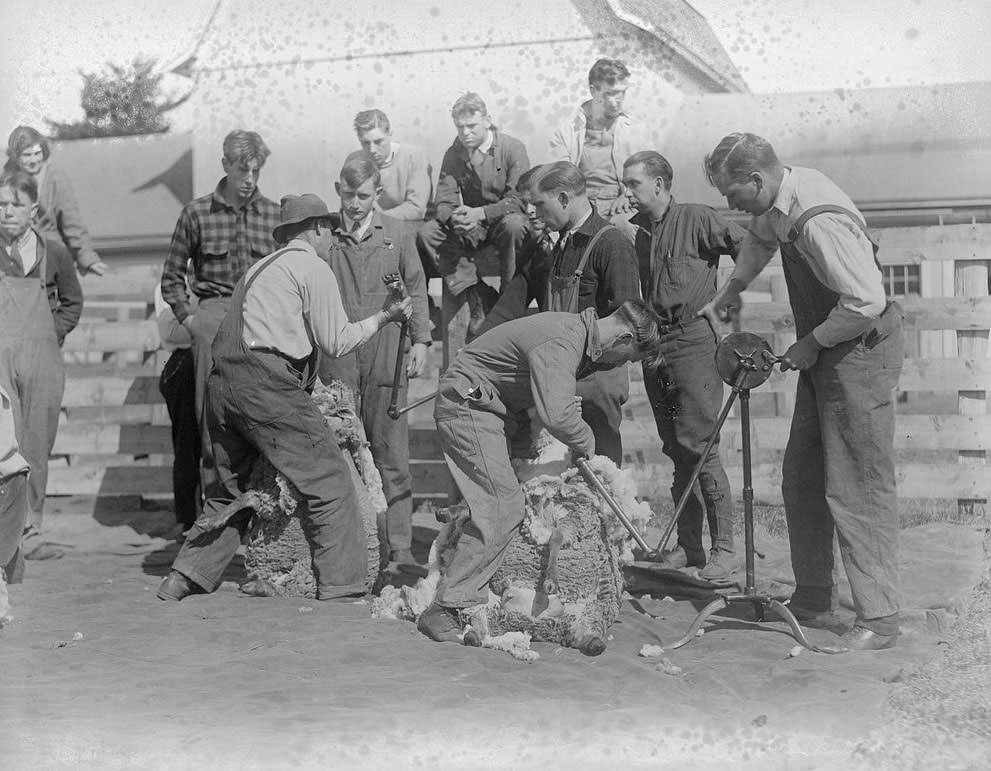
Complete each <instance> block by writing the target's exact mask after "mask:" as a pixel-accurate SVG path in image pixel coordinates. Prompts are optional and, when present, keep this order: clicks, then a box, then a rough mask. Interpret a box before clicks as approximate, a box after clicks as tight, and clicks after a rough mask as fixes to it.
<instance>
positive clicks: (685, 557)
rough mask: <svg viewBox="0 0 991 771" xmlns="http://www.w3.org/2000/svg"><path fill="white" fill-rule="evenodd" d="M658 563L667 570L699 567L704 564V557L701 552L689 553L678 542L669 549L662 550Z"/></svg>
mask: <svg viewBox="0 0 991 771" xmlns="http://www.w3.org/2000/svg"><path fill="white" fill-rule="evenodd" d="M658 564H659V565H660V566H661V567H662V568H666V569H668V570H680V569H681V568H699V567H702V566H703V565H705V557H704V556H703V555H702V553H701V552H700V553H699V554H689V553H688V552H686V551H685V547H684V546H682V545H681V544H678V545H677V546H675V547H674V548H673V549H671V550H670V551H666V552H664V554H662V555H661V559H660V561H659V563H658Z"/></svg>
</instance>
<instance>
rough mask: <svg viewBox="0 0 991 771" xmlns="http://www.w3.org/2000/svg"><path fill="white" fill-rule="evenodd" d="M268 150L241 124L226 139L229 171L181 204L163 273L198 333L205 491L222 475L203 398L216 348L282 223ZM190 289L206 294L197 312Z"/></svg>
mask: <svg viewBox="0 0 991 771" xmlns="http://www.w3.org/2000/svg"><path fill="white" fill-rule="evenodd" d="M269 152H270V151H269V149H268V146H267V145H266V144H265V142H264V141H263V140H262V138H261V137H260V136H259V135H258V134H257V133H256V132H254V131H244V130H241V129H237V130H235V131H231V132H230V133H229V134H228V135H227V136H226V137H225V138H224V145H223V153H224V154H223V157H222V158H221V165H222V166H223V168H224V172H225V175H226V176H224V177H223V178H222V179H221V180H220V182H218V183H217V187H216V188H215V189H214V191H213V192H212V193H209V194H208V195H205V196H203V197H202V198H197V199H195V200H193V201H190V202H189V203H187V204H186V205H185V206H183V207H182V211H181V212H180V213H179V221H178V222H177V223H176V226H175V232H174V233H173V234H172V244H171V246H170V247H169V256H168V257H167V258H166V260H165V267H164V269H163V270H162V297H163V298H164V299H165V302H167V303H168V304H169V305H170V306H171V307H172V312H173V313H174V314H175V317H176V319H177V320H178V321H179V323H180V324H182V325H183V326H185V327H186V329H188V330H189V334H190V337H191V338H192V351H193V366H194V373H195V376H196V392H195V396H196V415H197V418H198V420H199V428H200V438H201V444H202V451H203V464H202V486H203V490H204V491H206V489H207V488H208V487H209V485H210V483H211V482H212V481H213V479H214V478H215V471H214V458H213V451H212V449H211V446H210V435H209V433H208V431H207V427H206V410H205V399H204V394H205V392H206V379H207V376H208V375H209V374H210V368H211V367H212V365H213V358H212V356H211V353H210V347H211V345H212V344H213V338H214V337H215V336H216V334H217V330H218V329H219V328H220V322H221V321H223V319H224V316H225V315H227V311H228V309H229V308H230V298H231V295H232V294H233V292H234V286H235V285H236V284H237V282H238V280H239V279H240V278H241V276H242V275H243V274H244V272H245V271H246V270H247V269H248V268H249V267H251V266H252V265H254V264H255V262H257V261H258V260H259V259H260V258H262V257H264V256H265V255H266V254H270V253H271V252H272V251H273V250H274V249H275V241H274V240H273V239H272V230H273V228H275V227H276V226H277V225H278V224H279V205H278V204H277V203H275V201H272V200H270V199H268V198H266V197H265V196H263V195H262V194H261V192H260V191H259V190H258V176H259V175H260V174H261V170H262V167H263V166H264V165H265V161H266V160H268V156H269ZM190 268H191V270H192V276H190V277H189V282H188V288H187V272H189V270H190ZM189 289H191V290H192V292H193V294H195V295H196V296H197V297H198V298H199V305H198V306H197V308H196V312H195V313H193V312H192V309H191V307H190V302H189Z"/></svg>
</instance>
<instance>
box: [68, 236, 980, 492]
mask: <svg viewBox="0 0 991 771" xmlns="http://www.w3.org/2000/svg"><path fill="white" fill-rule="evenodd" d="M964 227H965V228H966V227H967V226H964ZM896 230H898V232H897V233H892V234H890V235H888V236H887V241H888V242H890V243H889V245H890V246H891V247H892V248H896V249H901V250H902V251H904V252H905V253H906V254H908V255H910V256H911V257H912V259H920V258H929V259H949V257H948V256H947V255H948V254H949V253H950V251H952V250H953V249H956V250H957V253H958V254H959V253H960V250H961V248H963V249H964V251H965V252H966V254H965V255H964V257H965V261H966V262H967V263H968V265H970V264H971V263H973V262H974V258H973V255H976V254H978V253H980V248H982V247H983V246H984V245H985V241H988V240H989V237H988V234H987V233H986V232H985V230H984V229H978V231H975V233H976V235H975V236H974V237H973V239H972V241H973V243H974V244H977V246H974V247H973V248H970V247H967V246H966V245H967V244H968V243H971V242H968V241H967V240H966V238H965V236H966V233H963V235H961V232H962V231H961V232H957V233H956V234H953V235H952V237H948V236H946V235H945V234H943V235H940V232H937V231H938V229H935V230H934V229H932V228H924V229H917V230H924V231H926V232H925V233H923V234H922V236H921V237H920V238H921V240H918V242H917V243H916V245H915V246H913V245H912V242H911V239H910V234H909V233H908V232H907V231H906V232H902V231H904V230H906V229H896ZM944 230H945V229H944ZM961 243H963V244H964V247H961ZM965 247H966V248H965ZM979 247H980V248H979ZM984 253H986V251H985V252H984ZM934 255H936V256H934ZM920 256H921V257H920ZM984 264H985V265H986V263H984ZM984 275H985V279H984V280H985V282H986V268H985V274H984ZM158 278H159V275H158V270H157V267H149V266H137V267H132V268H128V269H125V270H124V271H120V272H119V273H117V274H115V275H110V276H105V277H103V278H100V279H86V281H87V282H88V283H87V286H86V291H87V302H86V307H85V310H84V317H83V320H82V322H81V323H80V325H79V327H78V328H77V329H76V330H75V331H74V332H73V333H72V334H71V335H69V337H68V338H67V339H66V345H65V356H66V361H67V378H66V390H65V398H64V401H63V409H62V413H63V414H62V425H61V427H60V430H59V435H58V438H57V441H56V445H55V450H54V453H53V456H52V459H51V462H50V476H49V493H50V494H51V495H71V496H96V497H102V496H123V495H142V496H155V497H163V498H165V497H168V496H169V495H170V494H171V484H172V482H171V472H170V468H169V464H170V463H171V458H172V446H171V436H170V429H169V421H168V414H167V412H166V410H165V406H164V403H163V400H162V397H161V394H160V393H159V391H158V375H159V372H160V370H161V366H162V363H163V362H164V359H165V355H163V352H162V351H160V350H159V343H158V333H157V329H156V326H155V323H154V321H152V320H150V318H149V317H150V305H149V303H148V302H147V301H146V300H145V299H144V298H150V297H151V293H152V289H153V287H154V284H155V282H157V281H158ZM977 284H978V286H979V284H980V281H978V282H977ZM969 293H971V294H978V295H980V291H977V292H976V293H975V292H969ZM986 293H987V292H986V288H985V292H984V294H985V295H986ZM901 303H902V306H903V308H904V311H905V325H906V330H907V331H915V332H918V331H934V330H942V331H950V332H956V333H957V335H958V337H959V338H960V339H961V340H963V341H964V343H963V344H961V346H960V355H959V356H956V357H947V358H922V357H917V358H908V359H906V360H905V361H904V362H903V370H902V376H901V380H900V383H899V392H900V393H901V394H902V395H903V398H907V403H902V402H899V404H898V414H897V418H896V427H895V450H896V460H897V473H898V485H899V495H900V496H901V497H903V498H929V499H943V500H954V499H957V500H978V501H980V500H986V499H987V497H988V492H989V490H991V470H989V469H988V467H987V465H985V464H986V458H987V451H988V449H989V445H991V416H989V415H988V414H987V409H986V395H987V389H988V387H989V384H991V358H988V355H987V353H988V352H987V344H986V341H987V330H988V329H989V328H991V298H989V297H987V296H960V297H929V298H909V299H906V300H902V301H901ZM741 328H743V329H745V330H747V331H751V332H755V333H757V334H760V335H762V336H766V337H768V338H769V339H770V340H771V341H772V345H774V346H776V347H779V346H781V345H784V344H786V341H787V340H788V339H789V337H788V336H789V335H792V336H793V335H794V324H793V320H792V316H791V312H790V309H789V308H788V305H787V304H786V303H782V302H765V303H751V304H748V305H747V306H746V307H745V308H744V315H743V318H742V319H741ZM776 335H781V336H782V337H780V338H775V337H773V336H776ZM792 339H793V338H792ZM975 340H976V341H977V343H974V342H973V341H975ZM981 340H983V341H984V344H983V346H982V345H981V344H980V341H981ZM439 348H440V346H434V348H433V349H432V350H431V361H430V365H429V369H428V372H427V373H426V376H425V377H424V378H420V379H417V380H414V381H411V383H410V395H409V398H410V399H411V400H412V399H415V398H417V397H419V396H423V395H426V394H427V393H429V392H430V391H432V390H433V388H434V387H435V384H436V380H437V373H438V370H439V368H440V366H441V352H440V350H439ZM781 352H783V351H778V353H781ZM796 378H797V374H796V373H793V372H790V373H781V372H778V371H775V372H774V373H773V374H772V376H771V377H770V378H769V379H768V381H767V382H766V383H764V384H762V385H761V386H760V387H759V388H758V389H755V390H754V392H753V394H754V400H755V402H756V401H757V399H758V398H759V395H761V394H764V395H769V396H770V395H774V399H775V400H777V401H776V404H777V409H779V410H780V409H782V408H783V407H784V408H785V409H786V410H787V405H788V403H789V402H788V396H787V395H790V394H792V393H793V392H794V389H795V380H796ZM631 379H632V383H631V397H630V401H629V402H628V403H627V405H626V409H625V420H624V422H623V441H624V452H625V455H626V458H625V462H626V465H627V467H629V468H630V469H631V470H632V471H633V474H634V475H635V477H636V478H637V480H638V482H639V484H640V490H641V494H642V495H644V497H646V498H658V499H664V500H667V499H669V496H670V494H669V492H668V488H669V486H670V478H671V474H670V463H669V461H668V460H667V459H666V458H665V457H664V456H663V454H662V453H661V448H660V442H659V440H658V438H657V434H656V431H655V430H654V424H653V418H652V414H651V411H650V407H649V404H648V402H647V397H646V393H645V391H644V387H643V382H642V376H641V375H640V371H639V370H638V369H635V368H631ZM727 394H728V389H727ZM933 394H936V395H937V396H940V397H941V399H942V403H943V405H944V412H943V413H942V414H940V413H937V412H934V411H925V410H923V411H922V414H913V412H912V406H913V402H914V401H916V399H915V397H914V396H913V395H918V397H919V398H920V399H923V400H924V399H925V398H928V397H931V396H932V395H933ZM905 395H907V396H905ZM958 397H959V407H958V401H957V400H958ZM946 404H949V405H950V407H949V408H945V405H946ZM975 405H976V407H975ZM982 406H983V409H982ZM917 412H918V411H917ZM789 420H790V415H788V414H770V415H764V414H758V415H756V417H755V418H754V419H753V421H752V439H753V447H754V458H755V463H756V466H755V468H754V483H753V484H754V490H755V496H756V499H757V500H759V501H763V502H767V503H777V502H780V481H781V480H780V457H781V453H782V451H783V449H784V447H785V443H786V442H787V438H788V430H789ZM410 424H411V434H410V443H411V456H412V458H413V462H412V473H413V486H414V495H415V496H416V497H418V498H420V499H425V498H443V497H445V496H446V495H447V494H448V492H449V491H450V490H451V487H452V485H451V481H450V477H449V475H448V471H447V468H446V465H445V464H444V461H443V459H442V457H441V454H440V449H439V447H438V445H437V438H436V432H435V431H434V430H433V425H432V420H431V405H430V404H426V405H424V406H421V407H419V408H417V409H416V410H413V411H412V412H411V413H410ZM720 451H721V453H722V456H723V459H724V462H725V464H726V467H727V473H728V474H729V476H730V481H731V483H732V484H733V487H734V490H736V491H737V494H739V491H740V489H741V483H742V469H741V462H742V461H741V435H740V425H739V419H738V418H736V417H732V416H731V417H730V418H729V419H728V420H727V423H726V425H725V427H724V430H723V432H722V437H721V450H720Z"/></svg>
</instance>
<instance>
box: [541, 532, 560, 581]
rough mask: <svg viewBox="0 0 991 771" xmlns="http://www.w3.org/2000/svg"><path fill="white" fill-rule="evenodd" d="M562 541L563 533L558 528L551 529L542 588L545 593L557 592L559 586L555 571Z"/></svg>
mask: <svg viewBox="0 0 991 771" xmlns="http://www.w3.org/2000/svg"><path fill="white" fill-rule="evenodd" d="M563 542H564V533H562V532H561V531H560V530H559V529H558V528H556V527H555V528H554V529H553V530H552V531H551V537H550V538H549V539H548V541H547V572H546V573H545V574H544V585H543V590H544V593H545V594H557V592H558V589H559V588H560V586H561V582H560V578H559V576H558V573H557V555H558V552H560V551H561V544H562V543H563Z"/></svg>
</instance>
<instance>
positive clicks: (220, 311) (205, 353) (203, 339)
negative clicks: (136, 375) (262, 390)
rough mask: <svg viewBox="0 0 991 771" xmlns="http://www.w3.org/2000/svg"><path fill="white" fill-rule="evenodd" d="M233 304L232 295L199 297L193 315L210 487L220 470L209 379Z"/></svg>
mask: <svg viewBox="0 0 991 771" xmlns="http://www.w3.org/2000/svg"><path fill="white" fill-rule="evenodd" d="M230 307H231V298H230V297H207V298H204V299H202V300H200V302H199V304H198V305H197V306H196V313H194V314H193V323H192V324H191V327H192V328H191V329H190V335H191V336H192V338H193V342H192V348H191V350H192V352H193V371H194V374H195V383H196V387H195V395H196V419H197V421H198V422H199V427H200V454H201V458H202V462H201V464H200V484H201V485H202V488H203V490H204V491H205V490H207V489H208V488H209V487H210V485H211V484H212V483H213V482H215V481H216V479H217V470H216V468H215V462H214V459H213V448H212V447H211V445H210V431H209V429H208V428H207V415H206V381H207V378H208V377H210V370H212V369H213V339H214V338H215V337H216V336H217V330H219V329H220V324H221V322H222V321H223V320H224V317H225V316H226V315H227V311H228V309H229V308H230Z"/></svg>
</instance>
